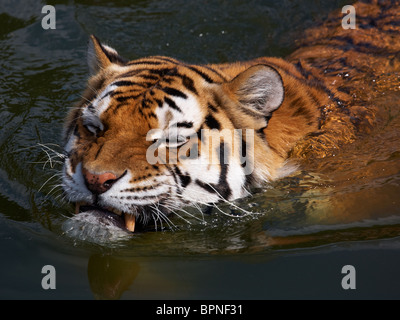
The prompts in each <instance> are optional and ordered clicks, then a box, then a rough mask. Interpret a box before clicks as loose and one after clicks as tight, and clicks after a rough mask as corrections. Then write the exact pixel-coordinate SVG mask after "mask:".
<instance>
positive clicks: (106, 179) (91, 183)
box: [82, 168, 118, 194]
mask: <svg viewBox="0 0 400 320" xmlns="http://www.w3.org/2000/svg"><path fill="white" fill-rule="evenodd" d="M82 174H83V177H84V179H85V183H86V186H87V188H88V189H89V190H90V191H91V192H93V193H94V194H100V193H104V192H106V191H108V190H110V188H111V187H112V185H113V184H114V183H115V182H116V181H117V180H118V177H117V176H116V175H115V174H114V173H112V172H105V173H101V174H97V173H92V172H90V171H89V170H87V169H85V168H82Z"/></svg>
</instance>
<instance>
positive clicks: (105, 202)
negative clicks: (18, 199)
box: [62, 36, 284, 231]
mask: <svg viewBox="0 0 400 320" xmlns="http://www.w3.org/2000/svg"><path fill="white" fill-rule="evenodd" d="M88 64H89V69H90V72H91V77H90V78H89V80H88V85H87V88H86V91H85V92H84V94H83V96H82V100H81V101H80V102H79V103H78V104H77V105H76V106H75V108H74V109H73V110H72V111H71V112H70V113H69V115H68V117H67V120H66V125H65V128H64V143H65V147H64V149H65V154H66V159H65V163H64V167H63V172H62V173H63V186H64V191H65V193H66V196H67V199H68V200H69V201H71V202H73V203H76V204H77V208H79V206H81V208H83V207H84V206H86V207H92V208H97V209H98V210H103V211H105V212H106V211H107V212H110V211H111V212H113V213H116V214H118V215H121V216H123V217H125V223H126V228H127V229H128V230H131V231H133V230H134V226H135V222H137V221H139V222H141V223H146V222H147V221H149V220H155V221H157V220H162V219H163V217H166V216H167V215H168V214H169V213H170V212H174V211H175V210H179V209H180V208H183V207H185V206H190V205H193V204H196V205H197V204H205V205H208V204H213V203H217V202H219V201H221V200H228V201H230V200H233V199H237V198H240V197H243V196H245V195H247V194H248V187H249V186H250V185H252V184H256V183H260V182H264V181H268V180H271V179H273V178H274V177H276V175H277V174H278V173H277V165H276V163H278V162H279V163H282V161H283V160H282V159H280V158H279V157H278V156H276V155H275V154H274V153H273V152H272V151H271V150H270V148H269V147H268V143H267V141H266V139H265V134H264V129H265V128H266V127H267V124H268V120H269V119H270V117H271V115H272V112H273V111H275V110H276V109H277V108H278V107H279V106H280V105H281V103H282V101H283V97H284V88H283V83H282V79H281V77H280V75H279V73H278V72H277V71H276V70H275V69H273V68H272V67H269V66H267V65H254V66H251V67H248V68H246V69H243V66H242V65H240V64H236V65H234V66H232V68H233V70H234V72H235V73H236V74H235V75H234V76H232V75H231V74H232V70H231V71H230V73H229V75H227V74H228V73H226V72H224V67H223V66H224V65H221V66H222V67H221V68H216V67H212V66H199V65H190V64H185V63H183V62H180V61H177V60H175V59H171V58H167V57H161V56H156V57H149V58H142V59H138V60H134V61H127V60H125V59H124V58H122V57H121V56H120V55H119V54H118V53H117V51H115V50H114V49H113V48H111V47H109V46H106V45H104V44H101V43H100V42H99V41H98V39H97V38H96V37H94V36H91V41H90V43H89V48H88ZM226 67H227V66H226ZM235 70H237V71H235Z"/></svg>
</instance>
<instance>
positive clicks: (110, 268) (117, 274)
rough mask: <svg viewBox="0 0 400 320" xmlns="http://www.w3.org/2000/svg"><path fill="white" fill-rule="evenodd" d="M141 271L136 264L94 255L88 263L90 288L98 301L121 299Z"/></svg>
mask: <svg viewBox="0 0 400 320" xmlns="http://www.w3.org/2000/svg"><path fill="white" fill-rule="evenodd" d="M139 271H140V266H139V264H137V263H136V262H132V261H128V260H126V261H124V260H122V259H117V258H114V257H111V256H108V255H100V254H97V255H92V256H91V257H90V258H89V262H88V278H89V283H90V288H91V289H92V292H93V294H94V296H95V298H96V299H107V300H111V299H112V300H115V299H119V298H120V297H121V295H122V293H123V292H124V291H125V290H127V289H128V288H129V286H130V285H131V284H132V283H133V281H134V280H135V278H136V276H137V275H138V273H139Z"/></svg>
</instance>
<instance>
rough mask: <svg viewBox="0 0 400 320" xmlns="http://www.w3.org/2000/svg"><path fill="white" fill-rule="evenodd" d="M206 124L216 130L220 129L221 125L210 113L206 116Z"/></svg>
mask: <svg viewBox="0 0 400 320" xmlns="http://www.w3.org/2000/svg"><path fill="white" fill-rule="evenodd" d="M205 122H206V125H207V126H208V127H209V128H210V129H217V130H220V129H221V125H220V123H219V122H218V120H217V119H215V118H214V117H213V115H211V114H209V115H208V116H207V117H206V121H205Z"/></svg>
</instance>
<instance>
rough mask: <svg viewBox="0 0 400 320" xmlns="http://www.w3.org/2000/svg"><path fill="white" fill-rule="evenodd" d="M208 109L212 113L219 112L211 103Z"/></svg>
mask: <svg viewBox="0 0 400 320" xmlns="http://www.w3.org/2000/svg"><path fill="white" fill-rule="evenodd" d="M208 108H209V109H210V110H211V111H212V112H218V109H217V108H216V107H214V106H213V105H212V104H211V103H209V104H208Z"/></svg>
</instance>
